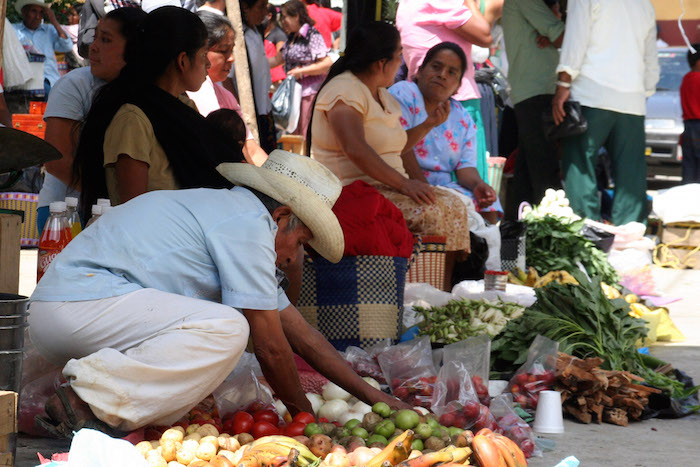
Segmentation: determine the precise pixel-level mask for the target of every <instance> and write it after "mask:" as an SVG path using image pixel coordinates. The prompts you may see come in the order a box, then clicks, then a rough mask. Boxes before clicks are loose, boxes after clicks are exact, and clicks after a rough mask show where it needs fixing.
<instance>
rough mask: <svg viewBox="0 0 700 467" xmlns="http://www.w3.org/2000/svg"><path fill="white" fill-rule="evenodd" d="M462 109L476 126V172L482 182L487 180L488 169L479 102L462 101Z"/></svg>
mask: <svg viewBox="0 0 700 467" xmlns="http://www.w3.org/2000/svg"><path fill="white" fill-rule="evenodd" d="M462 107H464V109H465V110H466V111H467V112H468V113H469V116H470V117H471V118H472V120H474V124H475V125H476V171H477V172H479V175H481V179H482V180H488V179H489V167H488V163H487V162H486V131H484V121H483V120H482V118H481V100H480V99H469V100H467V101H462Z"/></svg>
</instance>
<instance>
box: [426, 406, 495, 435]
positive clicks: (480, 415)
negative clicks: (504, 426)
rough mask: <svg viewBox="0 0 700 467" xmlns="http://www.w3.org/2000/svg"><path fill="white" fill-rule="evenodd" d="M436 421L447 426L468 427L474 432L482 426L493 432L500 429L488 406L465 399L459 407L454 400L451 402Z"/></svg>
mask: <svg viewBox="0 0 700 467" xmlns="http://www.w3.org/2000/svg"><path fill="white" fill-rule="evenodd" d="M438 423H440V425H444V426H447V427H450V426H456V427H459V428H464V429H467V428H469V429H471V430H472V431H474V432H477V431H479V430H481V429H482V428H488V429H490V430H491V431H494V432H500V431H501V430H500V429H499V427H498V424H497V423H496V419H495V418H494V416H493V415H491V411H490V410H489V408H488V407H486V406H485V405H483V404H481V403H479V402H476V401H467V402H466V403H465V404H464V405H463V406H461V407H460V406H459V404H457V403H456V402H451V403H450V404H449V405H448V410H447V412H445V413H443V414H442V415H441V416H440V419H439V420H438Z"/></svg>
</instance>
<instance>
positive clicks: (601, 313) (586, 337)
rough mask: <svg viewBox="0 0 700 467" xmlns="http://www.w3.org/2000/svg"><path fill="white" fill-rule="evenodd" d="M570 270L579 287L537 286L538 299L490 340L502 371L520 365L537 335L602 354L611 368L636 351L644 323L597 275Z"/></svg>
mask: <svg viewBox="0 0 700 467" xmlns="http://www.w3.org/2000/svg"><path fill="white" fill-rule="evenodd" d="M528 235H529V231H528ZM571 274H572V275H573V276H574V277H575V278H576V280H577V281H578V282H579V284H580V285H578V286H577V285H563V284H559V283H557V282H551V283H549V284H548V285H546V286H545V287H541V288H538V289H535V294H536V295H537V301H536V302H535V303H534V304H533V305H532V306H531V307H529V308H528V309H527V310H525V314H524V315H523V316H522V317H520V318H518V319H515V320H512V321H510V322H509V323H508V324H507V325H506V327H505V329H504V330H503V332H502V333H501V335H499V336H498V337H497V338H496V339H494V341H493V344H492V346H491V349H492V351H493V352H494V355H493V357H492V361H494V360H495V361H498V362H500V365H501V368H499V369H500V370H502V371H506V370H509V369H515V368H517V367H518V366H519V365H520V364H521V363H523V362H524V361H525V360H526V359H527V351H528V349H529V347H530V344H531V343H532V340H533V339H534V338H535V336H537V334H542V335H543V336H545V337H548V338H550V339H552V340H555V341H558V342H559V350H560V351H561V352H565V353H568V354H571V355H574V356H576V357H581V358H586V357H593V356H600V357H603V358H605V359H606V364H607V365H608V366H609V368H610V369H614V370H623V369H626V368H625V366H627V362H628V361H629V360H630V359H631V358H632V357H634V356H635V355H636V353H637V352H636V343H637V341H638V340H639V339H643V338H644V337H645V336H646V334H647V329H646V325H645V321H644V320H642V319H637V318H633V317H632V316H630V315H629V311H630V308H629V304H628V303H627V302H626V301H625V300H624V299H621V298H619V299H615V300H609V299H608V298H607V297H606V296H605V294H604V293H603V289H602V288H601V286H600V279H599V278H597V277H594V278H593V279H592V280H588V278H587V277H586V276H585V274H583V273H582V272H581V271H578V270H576V269H574V270H572V271H571Z"/></svg>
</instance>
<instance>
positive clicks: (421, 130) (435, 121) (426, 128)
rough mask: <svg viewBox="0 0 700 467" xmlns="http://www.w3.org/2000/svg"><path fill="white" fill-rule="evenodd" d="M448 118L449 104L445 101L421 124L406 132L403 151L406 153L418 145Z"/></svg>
mask: <svg viewBox="0 0 700 467" xmlns="http://www.w3.org/2000/svg"><path fill="white" fill-rule="evenodd" d="M449 116H450V102H449V101H446V102H443V103H441V104H438V106H437V107H435V109H434V110H433V111H431V112H430V113H429V114H428V118H426V119H425V120H424V121H423V123H419V124H418V125H416V126H414V127H413V128H411V129H410V130H406V137H407V138H406V145H405V146H404V147H403V151H404V152H406V151H408V150H410V149H413V147H414V146H415V145H416V144H418V142H419V141H420V140H421V139H423V138H425V136H426V135H427V134H428V133H430V130H432V129H433V128H435V127H436V126H439V125H442V124H443V123H445V122H446V121H447V119H448V118H449Z"/></svg>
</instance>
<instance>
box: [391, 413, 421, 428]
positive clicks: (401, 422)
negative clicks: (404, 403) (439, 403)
mask: <svg viewBox="0 0 700 467" xmlns="http://www.w3.org/2000/svg"><path fill="white" fill-rule="evenodd" d="M419 422H420V415H418V413H417V412H416V411H414V410H408V409H405V410H402V411H401V412H399V414H398V415H397V416H396V426H397V427H398V428H400V429H402V430H412V429H413V428H415V427H416V426H418V423H419Z"/></svg>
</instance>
